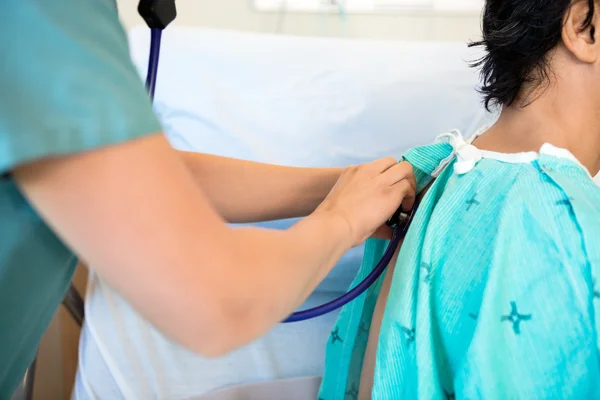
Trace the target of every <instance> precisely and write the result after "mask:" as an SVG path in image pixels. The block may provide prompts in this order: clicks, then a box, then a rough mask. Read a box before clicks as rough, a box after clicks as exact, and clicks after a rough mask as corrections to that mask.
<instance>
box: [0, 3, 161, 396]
mask: <svg viewBox="0 0 600 400" xmlns="http://www.w3.org/2000/svg"><path fill="white" fill-rule="evenodd" d="M160 130H161V127H160V124H159V122H158V120H157V118H156V117H155V115H154V113H153V110H152V105H151V103H150V100H149V98H148V96H147V93H146V91H145V88H144V85H143V82H142V80H141V79H140V77H139V76H138V74H137V71H136V69H135V67H134V66H133V64H132V62H131V60H130V57H129V49H128V42H127V36H126V34H125V32H124V30H123V28H122V26H121V25H120V22H119V18H118V13H117V8H116V4H115V1H114V0H52V1H44V0H5V1H3V2H2V10H1V11H0V399H8V398H10V397H11V396H12V394H13V392H14V390H15V389H16V387H17V386H18V384H19V382H20V380H21V379H22V377H23V374H24V372H25V371H26V369H27V367H28V366H29V365H30V363H31V362H32V361H33V359H34V357H35V354H36V350H37V347H38V345H39V342H40V340H41V338H42V335H43V334H44V331H45V330H46V328H47V327H48V324H49V323H50V321H51V319H52V317H53V315H54V313H55V312H56V310H57V308H58V306H59V305H60V302H61V300H62V298H63V296H64V294H65V291H66V289H67V288H68V285H69V282H70V280H71V278H72V275H73V271H74V268H75V265H76V258H75V256H74V254H73V253H72V252H71V251H70V250H69V249H68V248H67V247H66V246H65V245H64V244H63V243H62V241H61V240H60V238H58V237H57V236H56V235H55V234H54V233H53V232H52V230H51V229H50V228H49V227H48V226H47V225H46V223H45V222H44V221H43V220H42V219H41V218H40V216H39V215H38V214H37V213H36V211H35V210H34V209H33V208H32V207H31V206H30V205H29V204H28V202H27V200H26V199H25V198H24V197H23V195H22V193H21V192H20V191H19V188H18V187H17V186H16V185H15V183H14V182H13V180H12V178H11V176H10V171H11V169H12V168H14V167H15V166H17V165H22V164H24V163H27V162H29V161H32V160H36V159H39V158H42V157H46V156H51V155H52V156H56V155H61V154H68V153H73V152H79V151H83V150H88V149H93V148H98V147H102V146H106V145H110V144H115V143H119V142H123V141H126V140H129V139H132V138H135V137H139V136H142V135H146V134H150V133H153V132H159V131H160ZM73 190H77V188H73Z"/></svg>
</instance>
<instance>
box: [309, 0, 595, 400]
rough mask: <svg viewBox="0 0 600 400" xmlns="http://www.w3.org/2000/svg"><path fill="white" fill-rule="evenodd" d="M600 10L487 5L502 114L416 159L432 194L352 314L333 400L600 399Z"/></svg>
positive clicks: (553, 2)
mask: <svg viewBox="0 0 600 400" xmlns="http://www.w3.org/2000/svg"><path fill="white" fill-rule="evenodd" d="M596 7H597V5H596V4H595V3H594V0H576V1H572V0H545V1H540V0H488V1H486V6H485V13H484V17H483V18H484V19H483V40H482V41H481V42H479V43H476V45H481V46H483V47H484V48H485V50H486V53H485V56H484V57H483V58H482V59H481V61H480V62H478V63H476V65H477V66H480V67H481V68H482V76H483V78H484V84H483V87H482V90H481V91H482V93H483V95H484V99H485V104H486V106H487V107H490V106H493V105H499V106H501V107H502V113H501V116H500V118H499V120H498V121H497V123H496V124H494V125H493V126H492V127H491V128H490V129H487V130H486V129H482V130H481V131H480V132H478V133H477V134H475V135H474V136H473V138H472V144H471V141H466V140H465V139H463V137H462V135H461V133H460V132H458V131H452V132H450V133H448V134H445V135H442V136H441V137H440V138H439V139H438V141H437V143H436V144H433V145H431V146H426V147H421V148H416V149H413V150H411V151H409V152H408V153H407V154H406V155H405V159H406V160H408V161H410V162H411V163H412V164H413V166H414V167H415V175H416V176H417V178H418V181H419V182H418V186H419V188H418V189H419V190H423V189H424V188H425V187H426V186H428V185H430V186H429V190H428V192H427V193H426V195H425V196H424V197H423V199H422V201H421V203H420V206H419V211H418V213H417V215H416V218H415V220H414V222H413V224H412V228H411V229H410V230H409V233H408V235H407V237H406V240H405V242H404V244H403V247H402V250H401V251H400V253H399V256H398V257H397V262H393V264H392V267H394V265H395V268H390V270H389V271H388V272H387V273H386V276H385V279H384V280H383V281H380V282H378V285H377V286H376V287H374V288H372V289H371V290H370V291H369V292H368V293H367V294H366V296H364V297H362V298H361V299H360V300H359V301H356V302H355V303H352V304H350V305H348V306H346V308H345V309H344V310H342V312H341V314H340V317H339V318H338V321H337V324H336V327H335V328H334V330H333V332H332V334H331V337H330V340H329V342H328V347H327V359H326V365H325V376H324V380H323V384H322V387H321V393H320V396H319V397H320V398H321V399H323V400H334V399H352V398H357V397H358V398H360V399H367V398H374V399H382V400H383V399H417V398H418V399H427V400H430V399H455V398H459V399H592V398H595V399H598V398H600V384H599V382H600V358H599V350H598V329H599V326H598V321H600V315H598V298H599V297H600V287H596V278H597V277H599V275H600V246H598V238H599V237H600V224H599V221H600V189H599V188H598V187H597V186H596V185H595V184H594V182H593V181H592V178H591V175H590V174H596V173H597V172H598V170H599V169H600V37H599V36H598V35H600V33H599V32H598V31H597V30H596V28H597V27H598V26H600V25H599V24H600V15H599V13H598V9H597V8H596ZM434 178H437V179H435V180H434ZM384 246H385V243H382V242H378V241H371V242H369V243H368V244H367V248H366V250H365V259H364V261H363V265H362V267H361V271H360V272H359V276H358V277H357V280H359V279H361V278H362V277H364V275H365V274H367V273H368V272H369V271H370V270H371V269H372V267H373V265H374V264H375V262H376V261H377V260H378V259H379V258H380V256H381V254H382V252H383V249H384Z"/></svg>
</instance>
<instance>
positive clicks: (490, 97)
mask: <svg viewBox="0 0 600 400" xmlns="http://www.w3.org/2000/svg"><path fill="white" fill-rule="evenodd" d="M581 1H587V2H588V3H589V12H588V14H587V16H586V18H585V21H584V22H583V26H582V27H581V29H582V31H583V30H585V29H588V28H589V27H590V26H591V24H592V20H593V17H594V1H595V0H581ZM571 4H572V0H486V2H485V8H484V12H483V23H482V32H483V38H482V40H481V41H478V42H473V43H470V44H469V47H473V46H482V47H483V48H484V49H485V55H484V56H483V57H482V58H481V59H479V60H477V61H475V62H473V63H471V67H480V68H481V77H482V86H481V88H480V92H481V93H482V95H483V100H484V104H485V107H486V109H488V110H489V109H490V105H499V106H510V105H512V104H513V103H514V102H515V100H516V99H517V96H518V95H519V93H520V92H521V89H522V88H523V86H524V85H526V84H533V85H536V86H540V85H547V84H549V83H550V81H549V74H550V73H551V71H550V68H549V65H548V64H549V62H548V61H549V60H548V52H549V51H550V50H552V49H553V48H554V47H556V45H558V44H559V43H560V41H561V35H562V28H563V20H564V18H565V16H566V15H567V13H568V12H569V10H570V8H571ZM594 34H595V32H594V27H593V26H592V29H591V35H592V37H594ZM524 106H526V104H525V105H524Z"/></svg>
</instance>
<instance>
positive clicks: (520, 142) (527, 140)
mask: <svg viewBox="0 0 600 400" xmlns="http://www.w3.org/2000/svg"><path fill="white" fill-rule="evenodd" d="M562 86H563V87H564V85H562ZM579 92H581V91H579ZM559 93H560V95H559ZM581 95H582V93H578V91H577V90H569V89H567V90H564V91H561V88H560V87H559V86H556V87H552V88H550V89H548V90H547V91H546V92H544V93H543V95H542V96H540V97H539V98H537V99H536V100H535V101H533V102H532V103H531V104H529V105H527V106H526V107H521V106H518V105H515V106H511V107H506V108H505V109H504V110H503V111H502V113H501V115H500V118H499V119H498V121H497V122H496V124H494V126H493V127H492V128H490V130H489V131H487V132H486V133H485V134H484V135H482V136H481V137H480V138H478V139H477V140H476V146H477V147H479V148H481V149H483V150H491V151H497V152H502V153H518V152H523V151H536V152H537V151H539V150H540V147H541V146H542V145H543V144H544V143H550V144H552V145H554V146H556V147H561V148H564V149H567V150H569V151H570V152H571V153H572V154H573V155H574V156H575V157H576V158H577V159H578V160H579V161H580V162H581V163H582V164H583V165H584V166H585V167H586V168H587V169H588V171H589V172H590V173H591V174H592V175H595V174H596V173H597V172H598V170H599V169H600V115H599V114H598V111H597V110H595V109H594V107H592V105H593V104H595V102H593V101H586V99H585V97H581Z"/></svg>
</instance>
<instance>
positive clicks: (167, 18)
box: [138, 0, 416, 323]
mask: <svg viewBox="0 0 600 400" xmlns="http://www.w3.org/2000/svg"><path fill="white" fill-rule="evenodd" d="M138 11H139V13H140V15H141V16H142V17H143V18H144V20H145V21H146V23H147V24H148V27H150V35H151V36H150V54H149V56H148V71H147V74H146V88H147V90H148V93H149V95H150V98H151V99H154V92H155V89H156V77H157V74H158V60H159V58H160V44H161V39H162V31H163V29H164V28H166V26H167V25H168V24H169V23H171V22H172V21H173V20H174V19H175V17H176V15H177V12H176V9H175V0H140V3H139V6H138ZM415 209H416V207H413V209H412V210H411V211H409V212H407V213H406V212H404V211H402V210H401V209H398V211H396V213H394V215H393V216H392V217H391V218H390V219H389V220H388V221H387V223H386V225H388V226H389V227H390V228H392V229H393V233H392V238H391V239H390V241H389V244H388V246H387V248H386V250H385V253H384V254H383V257H381V260H379V262H378V263H377V265H376V266H375V268H374V269H373V271H371V273H370V274H369V275H368V276H367V277H366V278H365V279H364V280H363V281H362V282H360V283H359V284H357V285H356V286H355V287H353V288H352V289H351V290H349V291H348V292H347V293H345V294H344V295H342V296H340V297H338V298H337V299H335V300H332V301H330V302H328V303H325V304H322V305H320V306H317V307H313V308H309V309H307V310H302V311H297V312H295V313H293V314H292V315H290V316H289V317H288V318H287V319H285V320H284V321H283V323H290V322H299V321H306V320H308V319H313V318H317V317H320V316H323V315H325V314H328V313H330V312H332V311H335V310H337V309H338V308H341V307H343V306H345V305H346V304H348V303H350V302H351V301H353V300H354V299H356V298H357V297H358V296H360V295H361V294H363V293H364V292H366V291H367V290H368V289H369V287H371V285H373V284H374V283H375V282H377V280H378V279H379V277H381V275H382V274H383V272H384V271H385V269H386V268H387V266H388V264H389V263H390V261H391V260H392V258H393V257H394V253H395V252H396V249H397V248H398V245H399V244H400V241H401V240H402V238H403V237H404V236H406V232H407V231H408V228H409V226H410V223H411V222H412V219H413V217H414V214H415Z"/></svg>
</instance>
